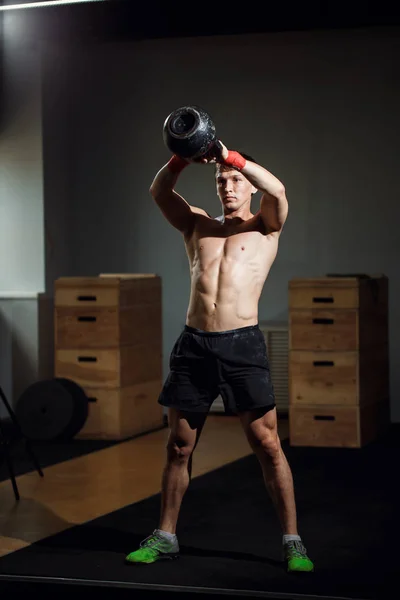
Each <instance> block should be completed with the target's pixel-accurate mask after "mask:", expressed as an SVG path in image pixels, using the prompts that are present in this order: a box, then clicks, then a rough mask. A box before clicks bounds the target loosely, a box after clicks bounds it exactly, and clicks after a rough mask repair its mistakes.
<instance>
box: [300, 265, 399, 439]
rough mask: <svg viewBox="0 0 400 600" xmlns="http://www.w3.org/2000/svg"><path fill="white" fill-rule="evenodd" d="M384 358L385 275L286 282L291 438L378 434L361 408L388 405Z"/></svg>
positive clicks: (373, 410)
mask: <svg viewBox="0 0 400 600" xmlns="http://www.w3.org/2000/svg"><path fill="white" fill-rule="evenodd" d="M388 362H389V357H388V280H387V278H386V277H385V276H378V277H376V278H371V279H368V278H358V277H321V278H312V279H295V280H292V281H291V282H290V283H289V417H290V418H291V419H292V423H291V428H290V440H291V443H293V444H294V445H304V444H307V443H308V444H309V445H314V444H317V445H328V446H330V445H338V446H342V445H346V444H348V445H349V446H351V447H354V446H357V444H363V443H367V440H368V441H369V440H370V439H371V438H370V436H371V435H372V436H374V435H378V431H379V428H377V429H374V427H373V426H369V425H367V424H368V422H369V421H368V419H369V416H368V415H371V414H376V412H377V411H378V413H379V410H380V409H379V405H380V404H382V406H387V404H388V397H389V370H388ZM368 407H369V408H368ZM373 407H375V408H373ZM324 411H325V412H324ZM326 411H328V412H327V413H326ZM383 414H384V415H386V416H387V414H388V413H387V411H385V410H384V411H383ZM363 428H364V429H363ZM364 430H365V431H366V432H367V433H365V434H362V432H363V431H364ZM368 432H369V434H368ZM324 439H325V442H326V444H325V442H324Z"/></svg>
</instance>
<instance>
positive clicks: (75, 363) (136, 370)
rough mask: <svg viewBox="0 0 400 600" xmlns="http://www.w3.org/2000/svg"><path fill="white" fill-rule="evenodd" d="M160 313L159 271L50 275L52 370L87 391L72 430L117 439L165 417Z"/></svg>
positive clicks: (135, 432) (130, 434)
mask: <svg viewBox="0 0 400 600" xmlns="http://www.w3.org/2000/svg"><path fill="white" fill-rule="evenodd" d="M161 315H162V294H161V279H160V277H159V276H157V275H153V274H147V273H146V274H141V273H140V274H101V275H99V276H98V277H62V278H60V279H57V280H56V282H55V307H54V320H55V326H54V329H55V360H54V362H55V376H56V377H65V378H67V379H71V380H72V381H75V382H76V383H77V384H79V385H80V386H81V387H82V388H83V389H84V390H85V392H86V394H87V396H88V397H89V398H91V401H90V402H89V416H88V419H87V421H86V423H85V425H84V427H83V428H82V430H81V432H80V433H79V434H78V435H77V436H76V437H86V438H87V437H92V438H113V439H123V438H125V437H129V436H132V435H136V434H138V433H144V432H146V431H149V430H150V429H152V428H154V427H155V426H157V425H158V426H162V425H163V411H162V407H161V406H160V405H159V404H158V402H157V400H158V393H159V391H160V390H161V385H162V316H161ZM157 391H158V392H157Z"/></svg>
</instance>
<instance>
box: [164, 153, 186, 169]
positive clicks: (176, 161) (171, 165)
mask: <svg viewBox="0 0 400 600" xmlns="http://www.w3.org/2000/svg"><path fill="white" fill-rule="evenodd" d="M188 164H189V163H188V162H187V160H185V159H184V158H181V157H180V156H178V155H177V154H174V155H173V157H172V158H171V159H170V160H169V162H168V163H167V167H168V169H169V170H170V171H171V172H172V173H180V172H181V171H183V169H184V168H185V167H187V166H188Z"/></svg>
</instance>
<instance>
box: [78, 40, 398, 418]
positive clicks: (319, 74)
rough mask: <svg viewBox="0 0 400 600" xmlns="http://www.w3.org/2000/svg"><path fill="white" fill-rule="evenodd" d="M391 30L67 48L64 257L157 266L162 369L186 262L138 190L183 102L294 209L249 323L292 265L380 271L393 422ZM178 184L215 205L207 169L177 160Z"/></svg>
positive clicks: (274, 316)
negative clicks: (268, 175)
mask: <svg viewBox="0 0 400 600" xmlns="http://www.w3.org/2000/svg"><path fill="white" fill-rule="evenodd" d="M398 40H399V37H398V32H389V31H385V32H383V33H379V32H376V31H374V32H372V31H371V32H370V31H368V30H365V31H363V30H358V31H331V32H327V31H321V32H301V33H280V34H266V35H249V36H247V35H246V36H226V37H224V36H221V37H219V36H216V37H213V38H194V39H178V40H153V41H140V42H135V43H129V44H121V45H107V46H104V47H103V48H96V49H93V50H92V51H90V50H88V51H85V53H83V52H81V53H79V54H77V55H75V56H74V57H71V63H70V65H69V75H70V90H71V102H72V104H71V110H72V112H71V115H72V119H71V124H70V129H69V133H70V136H71V138H70V141H71V149H72V154H71V164H70V167H71V188H70V202H71V211H72V212H71V215H72V229H71V231H70V242H71V252H72V254H71V268H72V270H73V272H74V274H76V275H85V274H89V275H91V274H93V275H96V274H98V273H99V272H102V271H103V272H104V271H109V272H110V271H111V272H112V271H114V272H121V271H122V272H142V271H143V272H155V273H158V274H160V275H161V276H162V279H163V303H164V304H163V318H164V370H165V373H166V372H167V367H168V357H169V352H170V350H171V347H172V344H173V342H174V339H175V337H176V336H177V335H178V333H179V331H180V328H181V327H182V325H183V324H184V321H185V313H186V308H187V303H188V298H189V276H188V264H187V258H186V254H185V251H184V247H183V244H182V239H181V236H180V234H179V233H178V232H177V231H175V230H174V229H173V228H171V227H170V226H169V225H168V223H167V222H166V221H164V219H163V217H162V215H161V213H160V212H159V211H158V209H157V207H156V206H155V204H154V203H153V201H152V199H151V198H150V196H149V193H148V187H149V185H150V183H151V180H152V178H153V176H154V175H155V173H156V172H157V170H158V169H159V168H160V167H161V166H162V165H163V164H164V163H165V162H166V161H167V160H168V158H169V156H170V155H169V153H168V151H167V150H166V148H165V147H164V146H163V143H162V135H161V134H162V125H163V122H164V119H165V118H166V116H167V115H168V114H169V113H170V112H171V111H172V110H174V109H175V108H177V107H178V106H181V105H185V104H188V103H193V104H199V105H201V106H203V107H204V108H206V109H207V110H208V111H209V112H210V113H211V114H212V116H213V118H214V120H215V122H216V125H217V130H218V134H219V137H220V138H221V139H222V140H223V141H224V142H225V143H226V144H227V145H228V146H229V147H234V148H239V149H241V150H244V151H246V150H247V151H248V152H250V153H251V154H253V155H254V156H255V157H256V159H257V160H258V162H260V163H261V164H262V165H264V166H265V167H266V168H268V169H269V170H271V171H272V172H273V173H274V174H275V175H277V176H278V177H279V178H281V180H282V181H283V182H284V184H285V186H286V190H287V195H288V199H289V203H290V213H289V218H288V221H287V225H286V227H285V232H284V234H283V235H282V238H281V244H280V250H279V254H278V258H277V260H276V262H275V264H274V266H273V268H272V270H271V274H270V276H269V279H268V281H267V283H266V286H265V289H264V292H263V295H262V298H261V302H260V320H279V321H281V320H282V319H285V318H286V317H287V304H288V302H287V288H288V282H289V280H290V279H291V278H292V277H299V276H300V277H303V276H305V277H310V276H319V275H324V274H325V273H327V272H342V273H349V272H365V273H376V272H381V273H385V274H386V275H387V276H388V277H389V280H390V326H391V333H390V345H391V351H390V352H391V354H390V356H391V394H392V419H393V420H395V421H398V420H399V419H400V401H399V399H398V396H399V392H400V375H399V372H398V370H397V369H396V364H397V363H398V361H399V358H400V333H399V332H400V308H399V306H400V286H399V280H398V266H397V255H398V251H399V246H400V243H399V236H398V217H399V216H400V211H399V209H398V197H397V196H398V189H397V187H398V186H397V169H396V164H397V138H398V131H399V124H400V123H399V120H400V118H399V111H398V106H399V105H400V95H399V79H398V76H397V75H398V72H397V68H398V67H397V65H398V60H399V41H398ZM177 189H178V191H179V192H180V193H182V194H183V195H184V197H185V198H186V199H187V200H188V201H189V202H191V203H193V204H195V205H196V204H197V205H199V206H201V207H203V208H205V209H206V210H208V211H209V212H210V213H211V214H212V215H217V214H219V212H220V206H219V203H218V199H217V197H216V192H215V187H214V182H213V172H212V167H206V166H191V167H190V168H188V169H186V170H185V171H184V173H183V174H182V176H181V179H180V181H179V184H178V186H177ZM258 202H259V196H256V198H255V200H254V204H253V209H254V210H257V206H258Z"/></svg>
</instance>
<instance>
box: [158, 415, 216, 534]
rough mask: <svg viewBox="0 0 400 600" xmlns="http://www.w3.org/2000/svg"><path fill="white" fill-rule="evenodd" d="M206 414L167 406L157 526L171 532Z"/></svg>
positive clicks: (189, 476)
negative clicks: (167, 430)
mask: <svg viewBox="0 0 400 600" xmlns="http://www.w3.org/2000/svg"><path fill="white" fill-rule="evenodd" d="M206 418H207V413H196V412H193V413H188V412H183V411H180V410H178V409H176V408H169V409H168V424H169V427H170V434H169V438H168V443H167V460H166V464H165V467H164V471H163V475H162V492H161V514H160V525H159V529H161V530H162V531H166V532H168V533H175V531H176V525H177V521H178V517H179V511H180V508H181V504H182V500H183V496H184V495H185V492H186V490H187V488H188V486H189V483H190V479H191V469H192V455H193V452H194V450H195V448H196V446H197V443H198V441H199V438H200V434H201V432H202V429H203V426H204V423H205V420H206Z"/></svg>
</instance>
